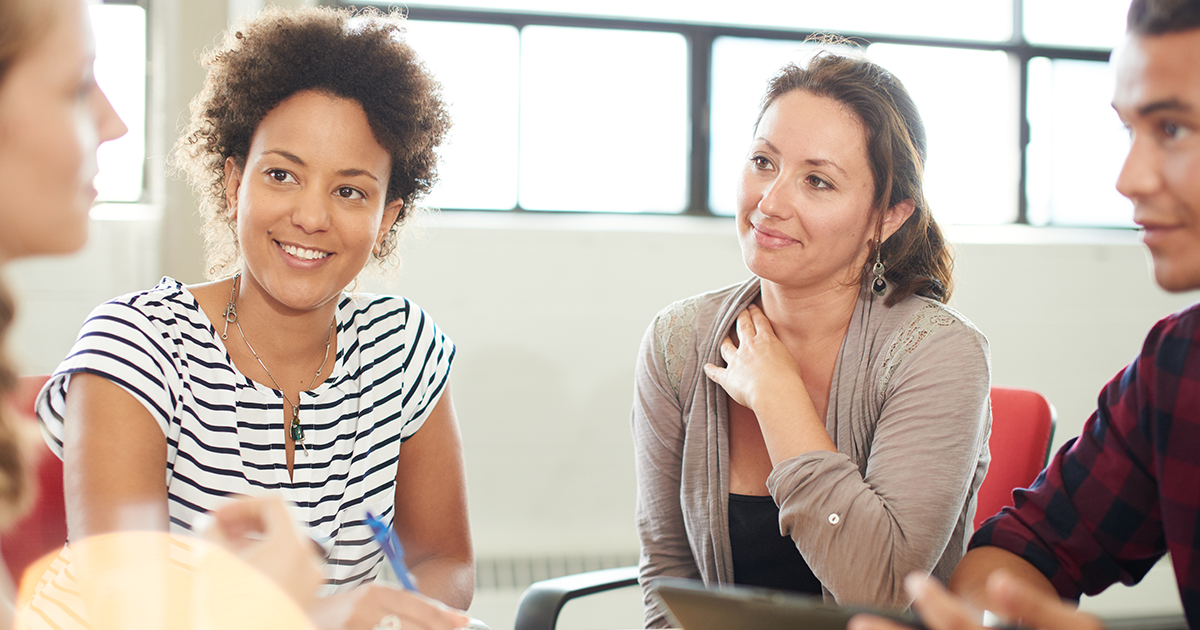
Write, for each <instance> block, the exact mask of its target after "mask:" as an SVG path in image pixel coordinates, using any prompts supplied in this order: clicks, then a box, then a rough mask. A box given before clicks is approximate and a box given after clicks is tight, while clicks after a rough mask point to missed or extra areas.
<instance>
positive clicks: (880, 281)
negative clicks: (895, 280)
mask: <svg viewBox="0 0 1200 630" xmlns="http://www.w3.org/2000/svg"><path fill="white" fill-rule="evenodd" d="M876 243H878V244H877V245H876V246H875V266H874V267H871V273H872V274H873V275H874V276H875V279H873V280H871V293H874V294H875V295H878V296H879V297H883V294H884V293H887V289H888V285H887V280H886V279H884V277H883V274H885V273H887V267H884V266H883V261H882V260H880V256H881V255H882V254H883V243H880V242H878V241H876Z"/></svg>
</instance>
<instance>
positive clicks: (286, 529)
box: [204, 497, 322, 610]
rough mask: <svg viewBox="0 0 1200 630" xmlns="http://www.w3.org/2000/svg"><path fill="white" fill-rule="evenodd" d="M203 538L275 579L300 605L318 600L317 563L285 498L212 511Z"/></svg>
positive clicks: (247, 501) (257, 500)
mask: <svg viewBox="0 0 1200 630" xmlns="http://www.w3.org/2000/svg"><path fill="white" fill-rule="evenodd" d="M212 516H213V519H214V521H213V526H212V527H210V528H209V529H208V530H207V531H206V532H205V533H204V536H205V538H207V539H209V540H211V541H212V542H215V543H217V544H219V545H221V546H223V547H225V548H226V549H228V550H229V551H230V552H232V553H233V554H234V555H236V556H238V557H239V558H241V559H242V560H244V561H245V562H246V563H248V564H249V565H250V566H253V567H254V568H255V569H258V570H259V571H260V572H262V573H263V574H265V575H266V576H267V577H269V578H270V579H271V580H272V581H274V582H275V583H276V584H277V585H278V586H279V587H280V588H282V589H283V591H284V592H286V593H287V594H288V595H290V596H291V597H292V598H293V599H295V600H296V602H297V603H298V604H299V605H300V606H301V608H304V609H306V610H307V609H308V608H310V607H311V605H312V604H313V603H315V601H316V595H317V587H319V586H320V585H321V581H322V577H321V561H320V558H319V556H318V555H317V547H316V545H315V543H313V541H312V540H310V539H309V538H308V537H306V536H303V535H301V534H300V532H299V531H297V529H296V526H295V524H294V523H293V522H292V518H291V516H289V515H288V512H287V508H286V507H284V505H283V501H281V500H280V499H278V498H275V497H269V498H245V499H239V500H237V501H231V502H229V503H227V504H225V505H224V506H222V507H221V508H220V509H218V510H216V511H214V512H213V513H212Z"/></svg>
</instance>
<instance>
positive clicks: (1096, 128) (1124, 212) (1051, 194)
mask: <svg viewBox="0 0 1200 630" xmlns="http://www.w3.org/2000/svg"><path fill="white" fill-rule="evenodd" d="M1112 94H1113V76H1112V73H1111V71H1110V70H1109V68H1108V64H1107V63H1099V62H1093V61H1073V60H1065V59H1059V60H1050V59H1045V58H1035V59H1032V60H1030V62H1029V106H1028V110H1029V148H1028V152H1029V153H1028V155H1029V158H1028V173H1027V175H1026V182H1027V193H1026V194H1027V197H1028V199H1029V222H1030V223H1032V224H1034V225H1047V224H1053V225H1103V226H1132V225H1133V212H1132V211H1131V206H1130V204H1129V201H1128V200H1127V199H1125V198H1124V197H1122V196H1121V195H1120V193H1118V192H1117V191H1116V188H1115V185H1116V181H1117V174H1118V173H1119V172H1120V170H1121V164H1122V162H1123V161H1124V159H1125V154H1126V152H1127V151H1128V150H1129V135H1128V134H1127V133H1126V132H1125V129H1124V128H1123V127H1122V125H1121V121H1120V119H1118V118H1117V115H1116V113H1114V112H1113V110H1112V107H1111V106H1110V105H1109V103H1110V102H1111V101H1112Z"/></svg>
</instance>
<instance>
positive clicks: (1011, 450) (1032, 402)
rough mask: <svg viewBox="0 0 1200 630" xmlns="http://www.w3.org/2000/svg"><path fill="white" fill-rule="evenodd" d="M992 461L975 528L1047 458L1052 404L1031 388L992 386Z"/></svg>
mask: <svg viewBox="0 0 1200 630" xmlns="http://www.w3.org/2000/svg"><path fill="white" fill-rule="evenodd" d="M991 393H992V434H991V436H990V437H989V438H988V448H989V449H990V450H991V452H992V463H991V465H990V466H989V467H988V471H987V477H985V478H984V480H983V485H981V486H980V487H979V493H978V495H977V498H976V507H975V529H979V526H980V525H982V524H983V522H984V521H986V520H987V519H988V518H989V517H990V516H992V515H993V514H995V513H997V512H999V511H1000V509H1001V508H1003V507H1004V506H1006V505H1012V504H1013V500H1012V491H1013V488H1027V487H1029V485H1030V484H1032V483H1033V480H1034V479H1037V476H1038V473H1040V472H1042V469H1043V468H1045V467H1046V462H1047V461H1048V460H1049V458H1050V440H1051V439H1052V438H1053V437H1054V426H1055V422H1056V414H1055V411H1054V405H1051V404H1050V401H1048V400H1046V397H1045V396H1043V395H1041V394H1040V393H1038V392H1036V391H1033V390H1032V389H1021V388H1017V387H992V392H991Z"/></svg>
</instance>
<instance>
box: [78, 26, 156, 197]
mask: <svg viewBox="0 0 1200 630" xmlns="http://www.w3.org/2000/svg"><path fill="white" fill-rule="evenodd" d="M88 11H89V13H90V16H91V20H92V30H93V32H94V33H95V35H96V64H95V73H96V83H98V84H99V85H100V88H101V89H102V90H104V93H105V95H107V96H108V100H109V101H110V102H112V105H113V109H115V110H116V111H117V115H119V116H120V117H121V120H122V121H123V122H124V123H125V126H126V127H128V128H129V131H128V132H127V133H126V134H125V135H124V136H122V137H120V138H118V139H116V140H113V141H111V142H106V143H104V144H102V145H100V148H99V150H98V151H97V153H96V159H97V162H98V166H99V172H98V173H97V175H96V179H95V184H96V193H97V195H96V200H97V202H99V203H104V202H127V203H132V202H138V201H140V200H141V199H142V193H143V190H144V188H145V186H144V175H145V163H146V11H145V9H142V8H141V7H138V6H133V5H115V4H92V5H89V6H88Z"/></svg>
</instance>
